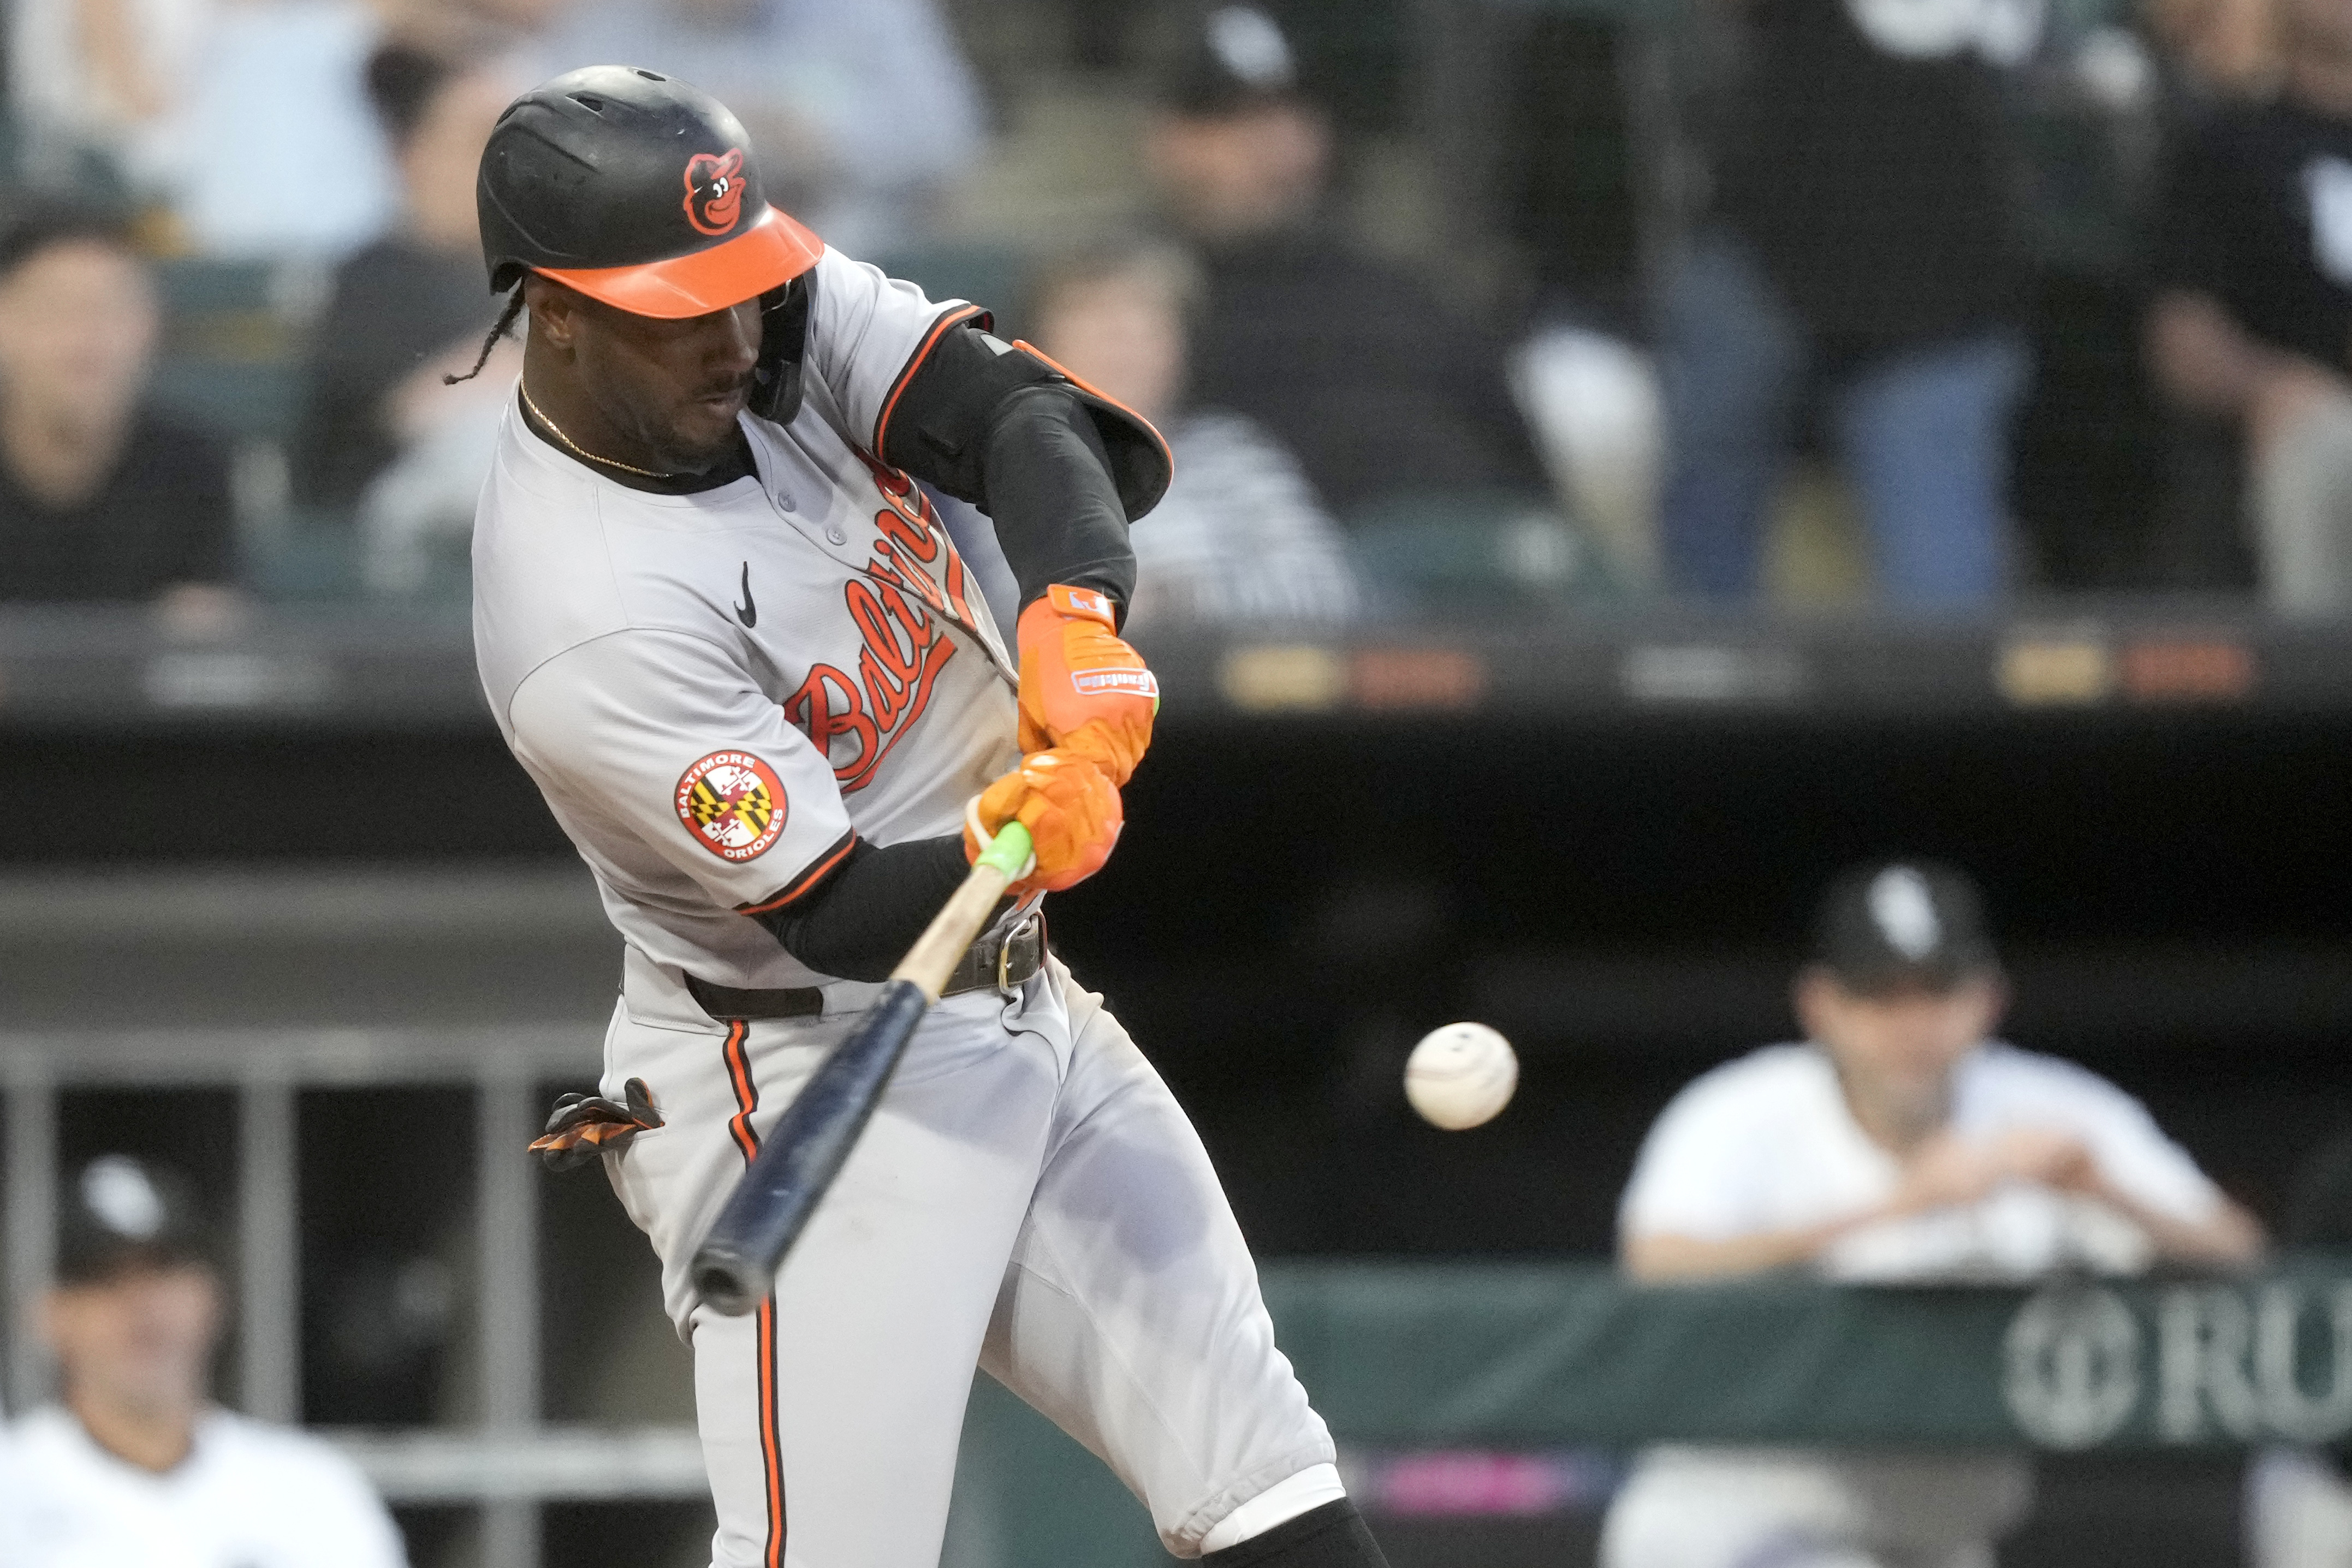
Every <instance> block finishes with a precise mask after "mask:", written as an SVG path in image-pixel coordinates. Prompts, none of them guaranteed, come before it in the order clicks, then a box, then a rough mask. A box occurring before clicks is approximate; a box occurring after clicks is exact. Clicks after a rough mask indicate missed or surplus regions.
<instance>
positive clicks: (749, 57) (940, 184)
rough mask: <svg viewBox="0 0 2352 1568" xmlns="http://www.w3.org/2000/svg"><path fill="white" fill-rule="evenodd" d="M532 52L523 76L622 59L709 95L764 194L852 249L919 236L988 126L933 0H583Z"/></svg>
mask: <svg viewBox="0 0 2352 1568" xmlns="http://www.w3.org/2000/svg"><path fill="white" fill-rule="evenodd" d="M504 3H505V4H509V5H511V4H512V3H513V0H504ZM535 52H537V53H539V54H540V55H541V56H543V58H541V60H540V62H539V63H540V64H541V65H543V67H544V69H541V70H539V71H538V72H537V73H536V75H535V76H534V79H541V78H544V77H551V76H554V75H557V74H559V73H561V72H563V71H568V70H572V69H575V68H579V67H581V66H589V65H610V64H615V63H622V64H628V65H633V66H644V67H646V68H648V69H651V70H659V71H667V72H669V73H670V74H672V75H674V76H678V77H682V78H684V79H686V80H688V81H690V82H692V83H694V85H695V86H697V87H698V88H701V89H703V90H704V91H706V92H709V93H710V94H712V95H714V96H715V97H717V98H718V99H719V100H720V101H721V102H723V103H725V104H727V106H728V107H729V108H730V109H732V110H734V111H735V112H736V114H737V115H738V116H739V117H740V118H741V120H742V121H743V126H744V129H745V130H747V131H749V132H751V140H752V142H754V143H755V144H756V145H757V146H758V148H759V151H760V168H761V174H762V176H763V178H765V179H766V181H767V182H768V185H767V188H768V196H769V199H770V200H771V201H772V202H774V203H776V204H777V205H780V206H782V207H783V208H785V209H786V210H787V211H789V212H791V213H792V214H793V216H795V217H797V218H799V219H800V220H801V221H802V222H803V223H805V224H807V225H808V226H810V227H811V228H813V229H814V230H815V231H816V232H817V233H819V234H821V235H823V236H824V238H825V240H826V242H827V243H829V244H831V245H833V246H835V247H838V248H839V249H841V250H843V251H845V252H847V253H848V254H850V255H853V256H867V255H874V254H877V253H879V252H882V251H887V250H888V249H890V248H892V247H898V246H904V245H906V244H908V243H910V242H913V241H917V240H919V239H921V238H922V237H924V236H925V234H926V233H927V232H928V231H929V228H930V227H931V225H932V222H933V217H934V215H933V212H932V208H933V206H934V205H936V202H937V200H938V198H939V197H940V195H941V194H942V193H943V192H944V191H945V189H946V188H947V186H948V184H950V182H951V181H953V180H954V179H955V178H956V177H957V176H959V175H961V174H963V173H964V172H965V171H966V170H968V169H969V168H970V167H971V164H972V163H973V162H974V161H975V160H976V159H977V158H978V157H979V155H980V153H981V151H982V145H983V142H984V139H985V135H986V126H985V124H984V123H983V121H982V114H981V103H980V92H979V88H978V86H977V84H976V83H975V82H974V81H973V79H972V75H971V68H970V67H969V66H968V65H967V64H966V63H965V61H964V58H963V53H962V50H961V47H959V46H958V44H957V42H956V37H955V34H954V31H953V30H952V29H951V28H950V26H948V24H947V20H946V18H945V17H943V16H940V10H939V7H938V5H936V4H935V3H934V0H579V3H576V4H573V5H571V7H570V8H569V9H568V11H564V12H561V13H559V14H558V19H557V20H556V21H555V22H554V23H553V25H552V26H551V31H550V32H549V33H548V35H547V36H546V37H544V38H543V39H542V40H541V43H540V44H539V46H538V47H537V49H536V51H535Z"/></svg>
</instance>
